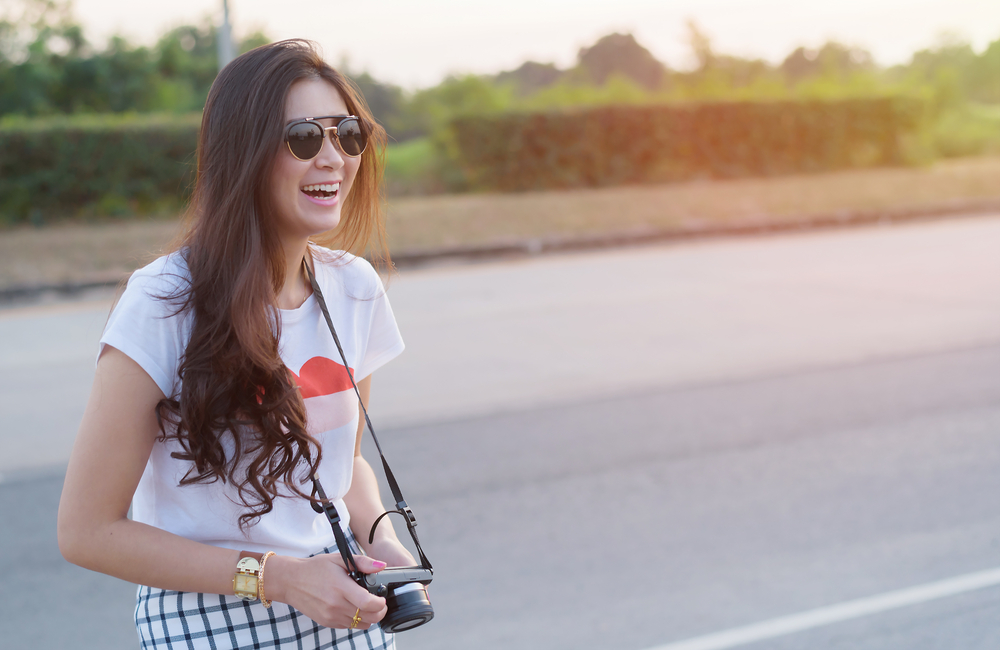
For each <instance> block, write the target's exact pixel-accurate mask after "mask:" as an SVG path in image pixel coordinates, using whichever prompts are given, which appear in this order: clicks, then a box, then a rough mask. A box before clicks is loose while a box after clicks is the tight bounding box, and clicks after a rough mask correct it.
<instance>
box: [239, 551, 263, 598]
mask: <svg viewBox="0 0 1000 650" xmlns="http://www.w3.org/2000/svg"><path fill="white" fill-rule="evenodd" d="M261 557H262V556H261V554H260V553H250V552H248V551H243V552H241V553H240V561H239V562H237V563H236V574H235V575H234V576H233V593H234V594H236V596H237V597H238V598H241V599H243V600H246V601H251V600H257V581H258V580H259V579H260V560H261Z"/></svg>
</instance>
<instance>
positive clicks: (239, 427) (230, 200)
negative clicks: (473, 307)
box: [157, 40, 388, 528]
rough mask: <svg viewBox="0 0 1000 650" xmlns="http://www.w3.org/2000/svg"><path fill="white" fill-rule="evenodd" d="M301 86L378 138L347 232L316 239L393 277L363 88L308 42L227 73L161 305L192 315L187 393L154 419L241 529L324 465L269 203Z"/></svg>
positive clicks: (249, 59) (215, 93)
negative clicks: (333, 100) (286, 315)
mask: <svg viewBox="0 0 1000 650" xmlns="http://www.w3.org/2000/svg"><path fill="white" fill-rule="evenodd" d="M301 79H323V80H325V81H327V82H329V83H330V84H332V85H333V86H334V87H335V88H336V89H337V91H338V92H339V93H340V95H341V97H343V99H344V103H345V104H347V108H348V110H349V111H350V112H351V113H352V114H353V115H357V116H358V117H359V118H361V122H362V125H363V128H365V129H366V130H367V132H368V135H369V146H368V148H367V150H366V151H365V152H364V154H362V157H361V162H360V165H359V168H358V172H357V175H356V177H355V179H354V182H353V184H352V186H351V190H350V193H349V195H348V196H347V198H346V200H345V202H344V204H343V207H342V213H341V214H342V217H341V225H340V226H339V227H338V228H336V229H335V230H334V231H333V232H331V233H324V236H322V237H317V239H318V240H320V241H321V242H322V243H325V244H332V245H334V246H336V247H337V248H340V249H342V250H347V251H350V252H353V253H356V254H359V255H360V254H364V253H365V252H366V251H369V252H373V253H374V257H375V258H376V260H382V261H383V263H384V264H388V252H387V250H386V247H385V231H384V225H383V224H384V219H383V200H382V194H381V188H382V170H383V164H384V158H383V156H384V150H385V141H386V136H385V131H384V130H383V129H382V128H381V127H380V126H379V125H378V123H377V122H376V121H375V120H374V118H373V117H372V115H371V112H370V111H369V110H368V107H367V105H366V104H365V101H364V99H363V97H362V96H361V93H360V92H359V91H358V90H357V89H356V87H355V86H354V85H353V84H351V82H350V81H349V80H347V79H346V78H345V77H344V76H343V75H341V74H340V73H339V72H337V71H336V70H334V69H333V68H332V67H330V66H329V65H328V64H327V63H325V62H324V61H323V59H322V58H321V57H320V55H319V54H318V53H317V51H316V49H315V47H314V46H313V44H312V43H310V42H308V41H303V40H288V41H280V42H277V43H271V44H269V45H264V46H262V47H258V48H256V49H254V50H252V51H250V52H247V53H246V54H243V55H242V56H240V57H238V58H237V59H235V60H234V61H232V62H231V63H230V64H229V65H227V66H226V67H225V68H223V70H222V71H221V72H220V73H219V76H218V77H217V78H216V80H215V83H213V84H212V89H211V90H210V91H209V94H208V100H207V102H206V103H205V112H204V114H203V116H202V122H201V132H200V133H199V136H198V171H197V177H196V178H197V180H196V184H195V188H194V192H193V195H192V199H191V204H190V206H189V209H188V212H187V228H186V234H185V235H184V236H183V238H182V240H181V241H180V245H179V254H181V255H183V256H184V259H185V261H186V263H187V267H188V270H189V272H190V282H189V283H187V284H186V285H184V286H183V287H182V288H181V290H180V291H179V292H178V293H176V294H173V295H171V296H165V297H164V298H165V299H170V300H173V301H176V302H175V304H176V305H177V307H176V308H177V310H178V312H180V311H182V310H191V312H192V314H193V316H194V318H193V326H192V331H191V338H190V340H189V342H188V344H187V349H186V350H185V352H184V356H183V358H182V360H181V363H180V367H179V369H178V375H179V377H180V379H181V380H182V383H181V391H180V395H179V396H168V397H167V398H165V399H163V400H161V401H160V402H159V404H158V405H157V416H158V418H159V421H160V430H161V433H162V436H163V437H164V438H170V439H176V440H177V441H178V442H179V443H180V445H181V447H182V451H178V452H174V453H173V454H172V456H173V457H174V458H177V459H180V460H186V461H191V462H192V467H191V469H190V470H189V471H188V472H187V474H186V475H185V476H184V478H183V479H182V480H181V485H186V484H192V483H203V482H213V481H217V480H222V481H224V482H229V483H231V484H232V485H234V486H235V487H236V489H237V492H238V495H239V498H240V500H241V501H242V503H243V505H244V506H245V507H246V508H247V510H246V512H245V513H244V514H242V515H241V516H240V522H239V523H240V527H241V528H245V527H246V526H249V525H250V524H251V523H252V522H254V521H256V520H257V519H258V518H259V517H260V516H261V515H264V514H267V513H268V512H270V511H271V510H272V509H273V508H274V499H275V498H276V497H277V495H278V490H279V487H280V486H281V485H285V486H288V487H289V488H290V489H291V491H292V492H294V493H296V494H298V495H300V496H305V493H304V492H303V491H302V488H301V487H300V485H301V484H302V482H303V481H304V480H305V479H306V478H307V477H308V476H309V475H311V474H313V473H315V471H316V469H317V468H318V466H319V463H320V458H321V450H320V448H319V444H318V443H317V441H316V440H315V439H314V438H312V436H310V435H309V433H308V432H307V431H306V411H305V405H304V404H303V402H302V396H301V394H300V393H299V392H298V389H297V387H296V386H295V384H294V382H293V380H292V378H291V377H290V375H289V373H288V371H287V370H286V368H285V365H284V363H283V362H282V360H281V358H280V357H279V355H278V340H279V337H280V334H281V333H280V318H279V314H278V308H277V302H276V296H277V293H278V291H279V290H280V289H281V286H282V284H283V282H284V269H285V260H284V255H283V251H282V248H281V246H280V242H279V238H278V237H277V235H276V229H275V221H276V220H275V218H274V208H273V206H272V201H271V197H270V196H269V195H268V188H269V187H270V184H269V183H268V179H269V178H270V176H271V173H272V170H273V168H274V165H275V159H276V156H277V155H278V154H279V152H280V151H281V147H282V146H283V136H284V125H285V102H286V98H287V96H288V92H289V89H290V88H291V86H292V84H294V83H295V82H296V81H299V80H301ZM227 440H228V444H227ZM227 447H228V449H229V451H227Z"/></svg>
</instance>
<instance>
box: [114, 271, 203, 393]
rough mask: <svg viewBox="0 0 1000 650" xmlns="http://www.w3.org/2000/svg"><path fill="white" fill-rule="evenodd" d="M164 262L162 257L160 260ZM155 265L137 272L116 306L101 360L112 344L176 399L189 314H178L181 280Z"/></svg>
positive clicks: (130, 279)
mask: <svg viewBox="0 0 1000 650" xmlns="http://www.w3.org/2000/svg"><path fill="white" fill-rule="evenodd" d="M161 259H162V258H161ZM164 266H165V265H164V264H158V263H157V262H154V263H153V264H151V265H150V266H147V267H146V268H144V269H140V270H138V271H136V272H135V273H134V274H133V275H132V277H131V278H129V281H128V286H127V287H126V289H125V292H124V293H123V294H122V297H121V299H120V300H119V301H118V304H117V305H115V308H114V310H113V311H112V312H111V316H110V317H109V318H108V323H107V325H105V327H104V334H103V335H102V336H101V345H100V350H99V351H98V353H97V357H98V359H100V356H101V354H102V353H103V352H104V350H105V347H106V346H108V345H110V346H112V347H115V348H117V349H118V350H121V351H122V352H123V353H125V355H127V356H128V357H129V358H130V359H132V360H133V361H135V362H136V363H137V364H139V366H140V367H141V368H142V369H143V370H145V371H146V374H148V375H149V376H150V377H151V378H152V379H153V381H155V382H156V385H157V386H159V387H160V390H161V391H163V394H164V395H166V396H167V397H172V396H174V392H175V390H174V389H175V386H176V384H177V368H178V366H179V364H180V359H181V356H182V355H183V354H184V350H185V348H186V347H187V342H186V339H185V322H186V320H187V318H186V315H185V314H183V313H181V314H176V313H175V312H176V311H177V305H176V302H175V301H172V300H169V299H163V297H164V296H169V295H170V294H172V293H174V292H175V291H176V290H177V288H178V286H179V283H180V282H181V280H180V279H179V278H178V277H177V276H176V275H174V274H171V273H169V272H167V271H166V270H165V268H164Z"/></svg>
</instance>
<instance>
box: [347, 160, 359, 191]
mask: <svg viewBox="0 0 1000 650" xmlns="http://www.w3.org/2000/svg"><path fill="white" fill-rule="evenodd" d="M345 167H346V170H345V171H346V172H347V173H346V177H347V178H348V179H350V185H349V186H348V188H347V191H348V192H350V191H351V188H353V187H354V182H355V181H356V180H357V179H358V170H359V169H361V159H360V158H352V159H350V160H348V161H347V164H346V165H345Z"/></svg>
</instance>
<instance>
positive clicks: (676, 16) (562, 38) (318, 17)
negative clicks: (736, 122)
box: [74, 0, 1000, 89]
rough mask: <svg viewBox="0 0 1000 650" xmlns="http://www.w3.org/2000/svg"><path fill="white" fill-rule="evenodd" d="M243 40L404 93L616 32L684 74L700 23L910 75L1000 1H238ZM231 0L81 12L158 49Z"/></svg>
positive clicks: (723, 42)
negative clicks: (260, 40) (307, 50)
mask: <svg viewBox="0 0 1000 650" xmlns="http://www.w3.org/2000/svg"><path fill="white" fill-rule="evenodd" d="M229 6H230V17H231V21H232V24H233V28H234V31H235V32H236V34H237V35H240V34H246V33H249V32H252V31H254V30H257V29H260V30H262V31H264V32H265V33H266V34H267V35H268V36H270V37H271V38H274V39H281V38H292V37H302V38H308V39H311V40H314V41H317V42H318V43H319V44H320V45H321V46H322V48H323V52H324V54H325V56H326V58H327V59H328V60H329V61H331V62H332V63H334V64H337V63H338V62H341V61H342V60H343V59H344V58H345V57H346V59H347V61H348V62H349V67H350V69H351V70H352V71H355V72H357V71H361V70H367V71H368V72H370V73H371V74H373V75H374V76H375V77H376V78H378V79H381V80H385V81H389V82H392V83H395V84H398V85H400V86H403V87H404V88H409V89H413V88H419V87H426V86H431V85H435V84H437V83H438V82H439V81H441V79H443V78H444V77H445V76H446V75H448V74H462V73H470V72H471V73H496V72H499V71H501V70H509V69H513V68H516V67H517V66H519V65H520V64H521V63H523V62H524V61H526V60H529V59H530V60H535V61H540V62H553V63H556V64H557V65H559V66H561V67H568V66H571V65H572V64H573V63H574V61H575V59H576V55H577V52H578V51H579V49H580V48H581V47H585V46H587V45H591V44H593V43H594V42H595V41H596V40H597V39H598V38H600V37H601V36H604V35H606V34H609V33H611V32H615V31H617V32H621V33H632V34H633V35H634V36H635V37H636V40H638V41H639V43H641V44H642V45H644V46H645V47H647V48H648V49H649V50H650V51H651V52H652V53H653V54H654V56H656V57H657V58H658V59H660V60H661V61H663V62H664V63H666V64H667V65H669V66H671V67H674V68H681V69H683V68H686V67H690V66H691V64H692V59H691V56H690V53H689V50H688V47H687V44H686V38H685V36H686V27H685V24H686V21H687V20H688V19H693V20H694V21H696V22H697V23H698V25H699V26H700V27H701V29H702V31H704V32H705V33H707V34H708V35H709V37H711V39H712V44H713V48H714V49H715V50H716V51H717V52H721V53H725V54H736V55H741V56H749V57H759V58H764V59H767V60H770V61H772V62H780V61H781V60H782V59H783V58H784V57H785V56H786V55H787V54H788V53H789V52H791V51H792V50H793V49H795V48H796V47H798V46H805V47H818V46H819V45H821V44H822V43H824V42H826V41H827V40H830V39H835V40H839V41H841V42H843V43H845V44H848V45H859V46H862V47H865V48H867V49H868V50H870V51H871V52H872V53H873V55H874V57H875V60H876V61H878V62H879V63H881V64H883V65H891V64H894V63H902V62H905V61H907V60H908V59H909V57H910V55H912V53H913V52H915V51H917V50H919V49H923V48H926V47H930V46H933V45H934V44H935V43H937V42H939V41H940V39H941V36H942V34H945V33H952V34H956V35H959V36H960V37H962V38H964V39H966V40H968V41H970V42H971V43H972V44H973V47H975V48H976V50H977V51H981V50H982V49H983V48H984V47H985V46H986V45H987V44H988V43H989V42H991V41H994V40H997V39H1000V0H907V1H905V2H904V1H901V0H836V1H832V0H658V1H653V0H505V1H504V2H487V1H486V0H421V1H417V0H364V1H363V2H357V1H354V2H345V1H344V0H325V1H324V0H313V1H306V0H302V1H298V0H285V1H284V2H280V3H275V2H274V0H229ZM221 7H222V0H211V1H209V0H170V2H155V3H154V2H143V1H141V0H140V1H139V2H136V0H75V2H74V8H75V10H74V13H75V15H76V18H77V19H78V20H79V21H80V22H81V23H83V25H84V28H85V34H86V36H87V38H88V39H89V40H90V41H91V42H92V43H95V44H97V45H103V43H104V42H105V41H106V39H107V37H108V36H110V35H112V34H114V33H118V34H123V35H125V36H126V37H127V38H129V40H131V41H133V42H136V43H147V44H148V43H152V42H154V41H155V40H156V38H157V37H158V36H159V35H161V34H162V33H164V32H165V31H167V30H168V29H170V28H172V27H176V26H178V25H182V24H192V23H194V24H198V23H200V22H201V21H203V20H204V19H205V18H206V17H209V18H211V19H213V20H216V21H218V20H219V18H220V17H221V14H222V10H221Z"/></svg>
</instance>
